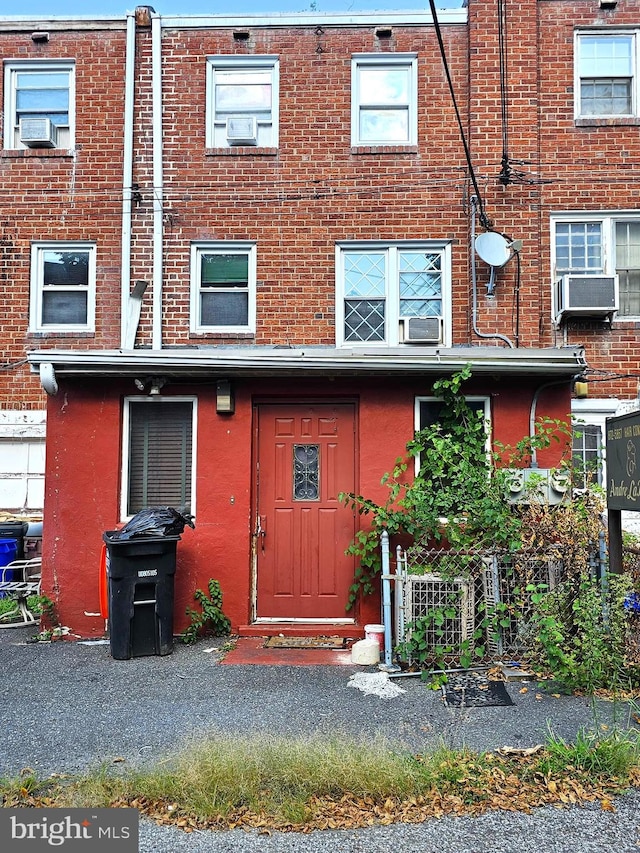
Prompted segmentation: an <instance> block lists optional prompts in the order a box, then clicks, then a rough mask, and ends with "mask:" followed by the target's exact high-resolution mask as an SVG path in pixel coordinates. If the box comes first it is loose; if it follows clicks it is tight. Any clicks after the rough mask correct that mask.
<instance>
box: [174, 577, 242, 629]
mask: <svg viewBox="0 0 640 853" xmlns="http://www.w3.org/2000/svg"><path fill="white" fill-rule="evenodd" d="M208 591H209V594H208V595H207V593H205V592H203V591H202V590H201V589H197V590H196V591H195V593H194V596H193V597H194V599H195V600H196V601H197V602H198V603H199V604H200V607H201V610H200V611H198V610H193V609H192V608H190V607H187V610H186V613H187V616H189V618H190V619H191V623H190V624H189V625H188V627H187V628H186V629H185V631H184V632H183V633H182V634H181V635H180V639H181V640H182V642H183V643H188V644H192V643H195V642H196V641H197V640H198V639H199V638H200V637H204V636H226V635H227V634H229V632H230V630H231V622H230V621H229V618H228V617H227V616H225V614H224V613H223V611H222V590H221V589H220V583H219V581H217V580H214V579H213V578H211V579H210V580H209V584H208Z"/></svg>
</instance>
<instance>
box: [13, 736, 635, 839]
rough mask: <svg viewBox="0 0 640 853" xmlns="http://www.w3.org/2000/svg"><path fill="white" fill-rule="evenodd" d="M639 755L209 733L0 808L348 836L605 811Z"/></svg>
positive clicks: (615, 744) (630, 743) (616, 747)
mask: <svg viewBox="0 0 640 853" xmlns="http://www.w3.org/2000/svg"><path fill="white" fill-rule="evenodd" d="M516 752H517V751H516ZM639 756H640V751H639V747H638V738H637V736H636V735H635V734H634V733H633V732H629V733H624V732H612V733H608V734H606V735H603V736H599V737H598V736H596V735H595V734H590V733H588V732H581V733H580V734H579V736H578V738H577V739H576V742H575V743H573V744H570V743H567V742H565V741H564V740H562V739H561V738H558V737H555V736H554V735H553V734H551V735H550V736H549V738H548V743H547V744H546V745H545V746H544V747H541V748H540V749H539V750H536V751H535V752H532V751H526V750H524V751H522V754H518V755H513V754H508V755H505V754H500V751H498V752H495V753H481V754H476V753H473V752H471V751H468V750H453V749H449V748H447V747H445V746H442V747H440V748H439V749H436V750H433V751H431V752H429V753H425V754H423V755H412V754H410V753H402V752H398V751H397V750H394V749H392V748H391V747H390V745H389V744H388V743H386V742H385V741H384V740H381V739H380V740H374V741H366V742H361V741H354V740H351V739H349V738H346V737H341V736H336V737H335V738H329V739H327V738H325V737H320V736H318V737H316V738H311V739H308V738H300V739H291V738H274V737H272V736H269V735H268V734H264V735H247V736H245V737H242V736H232V735H228V734H219V735H218V734H215V735H211V736H210V737H209V738H207V739H206V740H201V741H199V742H198V743H193V744H192V745H191V746H190V747H188V748H187V749H186V750H183V751H181V752H180V753H179V754H176V755H175V756H172V757H170V758H167V759H166V760H164V761H162V762H160V763H159V764H158V765H157V766H155V767H153V768H151V769H145V770H137V771H128V772H127V771H125V772H122V771H121V770H117V771H116V770H115V769H114V767H109V766H107V765H104V766H102V767H100V768H99V769H98V770H96V771H95V772H93V773H89V774H86V775H85V776H83V777H81V778H71V779H62V778H57V779H48V780H42V781H38V780H36V779H35V778H34V777H33V776H32V775H29V776H25V777H24V778H22V779H18V780H5V781H3V782H0V797H1V798H2V804H3V805H4V806H5V807H12V806H19V805H32V806H38V805H40V806H42V805H59V806H65V807H79V806H85V807H100V806H133V807H135V808H138V809H139V810H140V811H141V813H143V814H145V815H146V816H148V817H149V818H151V819H153V820H155V821H156V822H158V823H161V824H175V825H177V826H179V827H182V828H183V829H184V830H185V831H191V830H193V829H196V828H199V829H206V828H209V829H212V828H220V829H229V828H235V827H239V826H244V827H256V828H263V829H267V828H268V829H279V830H296V831H309V830H311V829H327V828H331V829H352V828H356V827H361V826H367V825H371V824H376V823H377V824H390V823H394V822H399V821H404V822H413V823H417V822H421V821H424V820H427V819H429V818H431V817H441V816H443V815H447V814H454V815H460V814H471V815H477V814H482V813H484V812H487V811H490V810H495V809H508V810H510V811H518V810H519V811H529V810H530V809H532V808H534V807H537V806H542V805H549V804H565V805H570V804H579V803H584V802H589V801H598V800H599V801H600V802H601V803H602V804H603V807H607V806H606V805H605V804H609V806H610V798H611V797H613V796H614V795H615V794H617V793H621V792H622V791H624V790H625V789H626V788H628V787H629V786H631V785H637V784H640V760H639ZM119 767H121V765H119Z"/></svg>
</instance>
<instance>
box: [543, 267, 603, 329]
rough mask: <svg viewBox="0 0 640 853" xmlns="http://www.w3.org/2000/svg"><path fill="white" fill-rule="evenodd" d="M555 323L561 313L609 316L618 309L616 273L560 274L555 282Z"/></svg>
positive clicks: (566, 314) (557, 321) (596, 316)
mask: <svg viewBox="0 0 640 853" xmlns="http://www.w3.org/2000/svg"><path fill="white" fill-rule="evenodd" d="M555 299H556V323H560V322H561V321H562V320H563V318H564V317H594V318H600V319H607V320H611V319H612V318H613V315H614V314H615V313H616V311H617V310H618V304H619V303H618V276H617V275H563V276H562V277H561V278H559V279H558V281H557V282H556V292H555Z"/></svg>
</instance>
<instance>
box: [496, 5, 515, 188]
mask: <svg viewBox="0 0 640 853" xmlns="http://www.w3.org/2000/svg"><path fill="white" fill-rule="evenodd" d="M506 30H507V11H506V7H505V4H504V0H498V58H499V64H500V120H501V123H502V163H501V170H500V177H499V181H500V183H501V184H505V185H506V184H510V183H512V178H513V176H512V172H511V162H510V160H509V103H508V97H507V48H506Z"/></svg>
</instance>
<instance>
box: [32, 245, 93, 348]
mask: <svg viewBox="0 0 640 853" xmlns="http://www.w3.org/2000/svg"><path fill="white" fill-rule="evenodd" d="M74 251H80V252H88V253H89V269H88V276H87V278H88V281H87V321H86V323H59V324H57V325H54V324H52V323H47V324H43V323H42V305H43V299H42V297H43V292H44V254H45V252H74ZM95 330H96V245H95V243H58V242H52V243H45V242H42V243H32V245H31V293H30V304H29V331H30V332H42V333H47V332H50V333H55V332H95Z"/></svg>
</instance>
